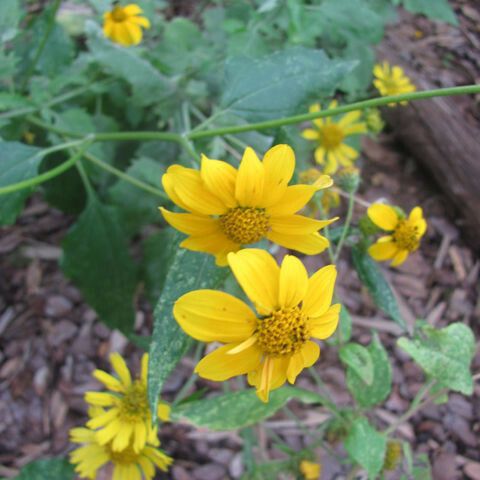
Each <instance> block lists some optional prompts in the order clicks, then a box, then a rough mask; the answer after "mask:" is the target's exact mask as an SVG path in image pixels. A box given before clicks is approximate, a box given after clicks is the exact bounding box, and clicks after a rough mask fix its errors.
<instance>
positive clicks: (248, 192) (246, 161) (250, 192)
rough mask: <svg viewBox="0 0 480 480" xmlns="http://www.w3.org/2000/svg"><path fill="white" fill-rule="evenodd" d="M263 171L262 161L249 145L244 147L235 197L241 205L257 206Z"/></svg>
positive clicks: (259, 198)
mask: <svg viewBox="0 0 480 480" xmlns="http://www.w3.org/2000/svg"><path fill="white" fill-rule="evenodd" d="M264 180H265V171H264V167H263V163H262V162H261V161H260V160H259V159H258V157H257V155H256V153H255V152H254V151H253V149H251V148H250V147H247V148H246V149H245V152H244V154H243V158H242V161H241V162H240V167H239V168H238V174H237V184H236V187H235V197H236V199H237V201H238V203H239V204H240V205H241V206H242V207H257V206H260V203H261V201H262V199H263V188H264Z"/></svg>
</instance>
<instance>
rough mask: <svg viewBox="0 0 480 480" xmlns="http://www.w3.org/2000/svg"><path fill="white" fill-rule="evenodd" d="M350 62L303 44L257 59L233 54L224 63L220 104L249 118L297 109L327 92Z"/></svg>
mask: <svg viewBox="0 0 480 480" xmlns="http://www.w3.org/2000/svg"><path fill="white" fill-rule="evenodd" d="M354 66H355V63H354V62H348V61H336V60H330V59H329V58H328V57H327V55H325V53H324V52H323V51H322V50H312V49H308V48H303V47H293V48H288V49H286V50H283V51H280V52H276V53H273V54H271V55H268V56H265V57H262V58H258V59H252V58H247V57H234V58H231V59H228V60H227V63H226V66H225V90H224V93H223V98H222V103H221V107H222V108H223V112H226V111H228V112H231V113H234V114H236V115H239V116H241V117H244V118H245V119H247V120H248V121H251V122H254V121H262V120H270V119H274V118H280V117H283V116H287V115H291V114H293V113H298V111H299V109H300V107H304V108H305V106H306V102H307V101H309V100H312V99H314V98H315V99H319V98H322V97H326V96H330V95H331V94H332V93H333V92H334V90H335V88H336V87H337V85H338V84H339V83H340V81H341V80H342V78H343V77H344V76H345V75H346V74H347V73H348V72H349V71H350V70H351V69H352V68H353V67H354ZM217 115H218V114H217Z"/></svg>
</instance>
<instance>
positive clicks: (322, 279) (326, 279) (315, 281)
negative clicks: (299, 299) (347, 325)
mask: <svg viewBox="0 0 480 480" xmlns="http://www.w3.org/2000/svg"><path fill="white" fill-rule="evenodd" d="M336 278H337V269H336V267H335V265H327V266H326V267H323V268H321V269H320V270H318V271H317V272H316V273H315V274H314V275H312V276H311V277H310V279H309V281H308V289H307V294H306V295H305V298H304V300H303V307H302V310H303V311H304V312H305V314H306V315H307V316H308V317H319V316H320V315H323V314H324V313H325V312H326V311H327V310H328V307H330V304H331V303H332V297H333V290H334V288H335V279H336Z"/></svg>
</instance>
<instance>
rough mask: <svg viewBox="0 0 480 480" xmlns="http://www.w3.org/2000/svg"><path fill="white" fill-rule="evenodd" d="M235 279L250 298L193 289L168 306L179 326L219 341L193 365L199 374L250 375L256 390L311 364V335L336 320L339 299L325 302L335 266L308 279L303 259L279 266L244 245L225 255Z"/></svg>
mask: <svg viewBox="0 0 480 480" xmlns="http://www.w3.org/2000/svg"><path fill="white" fill-rule="evenodd" d="M228 263H229V265H230V268H231V269H232V271H233V274H234V275H235V277H236V279H237V281H238V283H239V284H240V285H241V287H242V288H243V290H244V292H245V294H246V295H247V296H248V298H249V299H250V300H251V301H252V303H253V305H254V306H255V309H256V311H257V313H258V315H256V314H255V313H254V312H253V311H252V310H251V309H250V307H249V306H248V305H246V304H245V303H244V302H242V301H241V300H238V299H237V298H235V297H233V296H232V295H229V294H228V293H224V292H218V291H215V290H196V291H193V292H189V293H187V294H185V295H183V296H182V297H180V298H179V299H178V300H177V301H176V302H175V305H174V307H173V314H174V316H175V319H176V320H177V322H178V323H179V325H180V326H181V327H182V329H183V330H184V331H185V332H186V333H187V334H188V335H190V336H192V337H193V338H196V339H197V340H200V341H203V342H221V343H224V344H225V345H224V346H222V347H220V348H218V349H217V350H215V351H214V352H212V353H210V354H208V355H207V356H206V357H204V358H203V359H202V360H201V361H200V362H199V363H198V365H197V366H196V368H195V371H196V372H197V373H198V374H199V375H200V376H201V377H203V378H207V379H210V380H215V381H224V380H227V379H229V378H231V377H234V376H236V375H243V374H248V383H249V384H250V385H253V386H255V387H256V389H257V395H258V397H259V398H260V399H261V400H262V401H264V402H267V401H268V397H269V392H270V391H271V390H273V389H276V388H279V387H281V386H282V385H283V384H284V383H285V381H286V380H288V381H289V382H290V383H292V384H293V383H294V382H295V379H296V378H297V375H298V374H299V373H300V372H301V371H302V370H303V369H304V368H306V367H311V366H312V365H313V364H314V363H315V362H316V361H317V359H318V357H319V355H320V349H319V347H318V345H317V344H316V343H315V342H313V341H311V338H317V339H321V340H323V339H326V338H328V337H330V336H331V335H332V334H333V332H334V331H335V329H336V328H337V324H338V316H339V313H340V305H339V304H336V305H331V302H332V295H333V289H334V284H335V278H336V269H335V266H334V265H328V266H326V267H323V268H321V269H320V270H318V272H316V273H315V274H314V275H313V276H312V277H310V278H308V274H307V271H306V270H305V267H304V266H303V264H302V262H301V261H300V260H299V259H298V258H296V257H294V256H292V255H286V256H285V257H284V259H283V262H282V265H281V267H280V268H279V267H278V265H277V262H276V261H275V260H274V258H273V257H272V256H271V255H270V254H269V253H268V252H267V251H265V250H259V249H245V250H241V251H239V252H238V253H230V254H229V255H228Z"/></svg>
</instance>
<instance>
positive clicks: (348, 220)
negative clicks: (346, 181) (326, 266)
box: [333, 192, 355, 263]
mask: <svg viewBox="0 0 480 480" xmlns="http://www.w3.org/2000/svg"><path fill="white" fill-rule="evenodd" d="M354 205H355V196H354V194H353V193H352V192H350V193H349V195H348V208H347V216H346V218H345V224H344V225H343V230H342V234H341V236H340V239H339V240H338V246H337V250H336V251H335V256H334V257H333V263H337V261H338V259H339V257H340V254H341V253H342V248H343V244H344V243H345V239H346V238H347V232H348V229H349V228H350V223H351V222H352V215H353V207H354Z"/></svg>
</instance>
